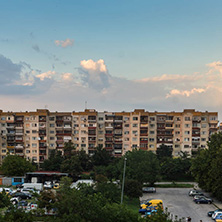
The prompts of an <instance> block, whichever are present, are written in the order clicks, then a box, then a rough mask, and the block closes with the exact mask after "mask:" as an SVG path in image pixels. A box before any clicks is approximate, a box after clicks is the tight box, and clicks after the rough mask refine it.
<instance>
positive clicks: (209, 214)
mask: <svg viewBox="0 0 222 222" xmlns="http://www.w3.org/2000/svg"><path fill="white" fill-rule="evenodd" d="M216 212H221V213H222V209H217V210H213V211H209V212H208V213H207V215H208V217H212V215H213V214H214V213H216Z"/></svg>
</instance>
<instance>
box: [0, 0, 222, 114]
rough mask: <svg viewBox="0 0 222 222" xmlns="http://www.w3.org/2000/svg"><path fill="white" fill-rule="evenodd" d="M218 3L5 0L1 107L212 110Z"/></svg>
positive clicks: (221, 106)
mask: <svg viewBox="0 0 222 222" xmlns="http://www.w3.org/2000/svg"><path fill="white" fill-rule="evenodd" d="M221 8H222V1H220V0H214V1H210V0H202V1H200V0H192V1H187V0H180V1H178V0H169V1H165V0H140V1H138V0H137V1H136V0H118V1H117V0H112V1H104V0H103V1H102V0H95V1H93V0H81V1H80V0H78V1H75V0H63V1H60V0H59V1H57V0H38V1H33V0H19V1H17V0H9V1H1V5H0V103H1V105H0V109H3V110H4V111H26V110H28V111H31V110H36V109H37V108H45V107H47V108H48V109H49V110H50V111H55V110H57V111H73V110H75V111H81V110H84V108H85V101H87V107H88V108H94V109H97V110H98V111H104V110H108V111H123V110H124V111H132V110H133V109H135V108H143V109H146V110H147V111H155V110H156V111H173V110H175V111H183V109H189V108H191V109H196V110H199V111H206V110H208V111H218V112H219V116H221V117H222V115H221V114H222V99H221V97H222V28H221V26H222V13H221Z"/></svg>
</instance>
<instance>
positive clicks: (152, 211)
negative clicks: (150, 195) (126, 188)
mask: <svg viewBox="0 0 222 222" xmlns="http://www.w3.org/2000/svg"><path fill="white" fill-rule="evenodd" d="M156 212H157V206H153V207H148V208H147V211H146V212H145V216H146V217H150V216H151V215H152V214H155V213H156Z"/></svg>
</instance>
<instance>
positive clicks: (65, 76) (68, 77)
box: [62, 72, 73, 81]
mask: <svg viewBox="0 0 222 222" xmlns="http://www.w3.org/2000/svg"><path fill="white" fill-rule="evenodd" d="M62 80H63V81H73V75H72V73H69V72H67V73H63V74H62Z"/></svg>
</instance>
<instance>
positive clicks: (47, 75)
mask: <svg viewBox="0 0 222 222" xmlns="http://www.w3.org/2000/svg"><path fill="white" fill-rule="evenodd" d="M55 74H56V72H55V71H48V72H43V73H41V74H39V75H36V77H37V78H39V79H40V80H41V81H43V80H44V79H52V77H53V75H55Z"/></svg>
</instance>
